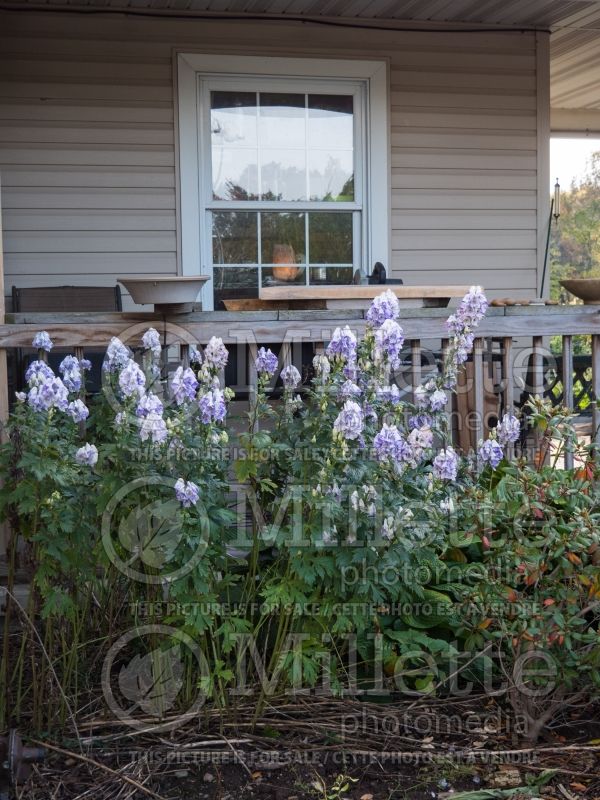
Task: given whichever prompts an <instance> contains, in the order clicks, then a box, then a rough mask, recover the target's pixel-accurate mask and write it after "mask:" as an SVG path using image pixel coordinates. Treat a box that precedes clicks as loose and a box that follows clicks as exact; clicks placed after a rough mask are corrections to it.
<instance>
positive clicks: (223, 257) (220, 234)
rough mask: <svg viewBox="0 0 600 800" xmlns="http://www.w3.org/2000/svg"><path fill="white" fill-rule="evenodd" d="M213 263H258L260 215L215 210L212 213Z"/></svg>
mask: <svg viewBox="0 0 600 800" xmlns="http://www.w3.org/2000/svg"><path fill="white" fill-rule="evenodd" d="M212 223H213V224H212V250H213V264H257V263H258V227H257V225H258V215H257V214H256V213H254V212H251V211H215V212H213V215H212Z"/></svg>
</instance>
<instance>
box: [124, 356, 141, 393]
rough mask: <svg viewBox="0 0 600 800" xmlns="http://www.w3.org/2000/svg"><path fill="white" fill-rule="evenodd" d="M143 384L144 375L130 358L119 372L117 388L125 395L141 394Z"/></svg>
mask: <svg viewBox="0 0 600 800" xmlns="http://www.w3.org/2000/svg"><path fill="white" fill-rule="evenodd" d="M145 385H146V376H145V375H144V373H143V372H142V370H141V369H140V368H139V366H138V365H137V364H136V363H135V361H134V360H133V359H132V358H130V359H129V361H128V362H127V364H126V365H125V367H124V368H123V369H122V370H121V372H120V374H119V388H120V389H121V391H122V392H123V395H124V396H125V397H131V396H132V395H135V394H137V395H142V394H143V392H144V387H145Z"/></svg>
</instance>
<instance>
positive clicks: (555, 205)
mask: <svg viewBox="0 0 600 800" xmlns="http://www.w3.org/2000/svg"><path fill="white" fill-rule="evenodd" d="M552 216H553V217H554V219H555V220H558V218H559V217H560V183H559V182H558V178H557V179H556V183H555V184H554V198H553V200H552Z"/></svg>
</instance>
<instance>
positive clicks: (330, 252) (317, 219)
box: [308, 211, 352, 264]
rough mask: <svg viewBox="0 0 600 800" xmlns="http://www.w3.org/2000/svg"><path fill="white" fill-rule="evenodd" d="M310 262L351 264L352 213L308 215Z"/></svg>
mask: <svg viewBox="0 0 600 800" xmlns="http://www.w3.org/2000/svg"><path fill="white" fill-rule="evenodd" d="M308 241H309V247H310V250H309V258H310V263H311V264H352V213H350V212H349V213H339V214H336V213H335V212H326V211H324V212H322V213H312V214H309V215H308Z"/></svg>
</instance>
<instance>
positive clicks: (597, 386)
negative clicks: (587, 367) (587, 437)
mask: <svg viewBox="0 0 600 800" xmlns="http://www.w3.org/2000/svg"><path fill="white" fill-rule="evenodd" d="M592 394H593V398H594V403H593V405H592V444H593V445H595V447H596V451H597V450H598V447H600V409H599V408H598V400H600V335H598V334H592ZM594 459H595V461H596V463H598V453H597V452H594Z"/></svg>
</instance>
